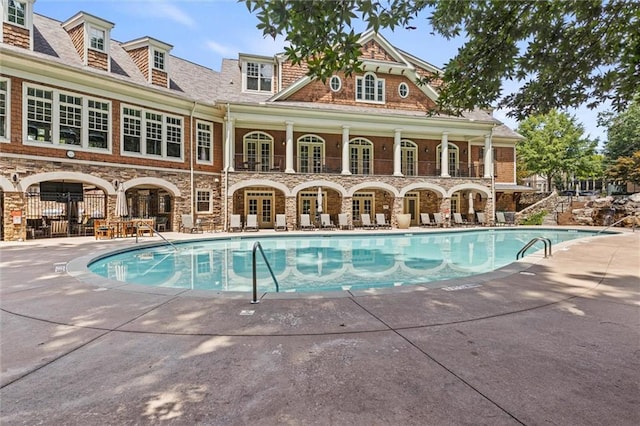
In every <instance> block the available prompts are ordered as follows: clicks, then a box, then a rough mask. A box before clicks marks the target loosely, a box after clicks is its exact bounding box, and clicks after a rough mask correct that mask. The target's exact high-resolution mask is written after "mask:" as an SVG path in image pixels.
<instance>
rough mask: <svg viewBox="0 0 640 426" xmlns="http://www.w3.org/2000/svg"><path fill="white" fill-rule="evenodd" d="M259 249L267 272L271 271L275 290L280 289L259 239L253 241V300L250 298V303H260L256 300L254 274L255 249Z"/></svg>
mask: <svg viewBox="0 0 640 426" xmlns="http://www.w3.org/2000/svg"><path fill="white" fill-rule="evenodd" d="M257 249H260V253H261V254H262V258H263V259H264V263H266V264H267V268H269V272H270V273H271V278H273V282H274V283H275V284H276V292H278V291H280V285H279V284H278V280H277V279H276V276H275V275H274V273H273V270H272V269H271V265H269V261H268V260H267V256H265V254H264V251H263V250H262V245H260V242H259V241H256V242H255V243H253V250H252V252H253V300H251V303H252V304H256V303H260V301H259V300H258V279H257V274H256V250H257Z"/></svg>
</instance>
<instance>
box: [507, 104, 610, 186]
mask: <svg viewBox="0 0 640 426" xmlns="http://www.w3.org/2000/svg"><path fill="white" fill-rule="evenodd" d="M518 133H520V134H521V135H522V136H524V137H525V140H524V141H522V142H520V143H519V144H518V145H517V146H516V150H517V154H518V157H520V159H521V160H522V161H523V162H524V164H525V168H526V169H527V170H529V171H530V172H531V173H536V174H540V175H542V176H545V177H546V178H547V183H548V185H549V188H552V187H553V185H552V184H556V186H557V183H558V182H561V181H566V180H567V179H573V178H585V177H590V176H595V175H598V174H600V173H601V168H602V166H601V164H602V162H601V157H600V156H598V155H597V154H596V146H597V144H598V142H597V140H595V141H592V140H589V139H586V138H584V137H583V135H584V128H583V127H582V126H581V125H579V124H578V123H577V122H576V118H575V117H572V116H570V115H568V114H566V113H560V112H558V111H556V110H552V111H551V112H549V113H548V114H541V115H532V116H530V117H528V118H527V119H526V120H524V121H523V122H521V123H520V126H519V127H518Z"/></svg>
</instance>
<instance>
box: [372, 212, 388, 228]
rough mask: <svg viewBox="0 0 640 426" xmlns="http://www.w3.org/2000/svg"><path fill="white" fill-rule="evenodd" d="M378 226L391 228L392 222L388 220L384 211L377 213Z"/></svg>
mask: <svg viewBox="0 0 640 426" xmlns="http://www.w3.org/2000/svg"><path fill="white" fill-rule="evenodd" d="M376 226H377V227H378V228H387V229H391V224H390V223H389V222H387V218H386V217H385V215H384V213H376Z"/></svg>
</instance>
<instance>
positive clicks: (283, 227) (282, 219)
mask: <svg viewBox="0 0 640 426" xmlns="http://www.w3.org/2000/svg"><path fill="white" fill-rule="evenodd" d="M273 229H275V230H276V231H288V230H289V228H287V217H286V216H285V215H283V214H277V215H276V224H275V226H274V227H273Z"/></svg>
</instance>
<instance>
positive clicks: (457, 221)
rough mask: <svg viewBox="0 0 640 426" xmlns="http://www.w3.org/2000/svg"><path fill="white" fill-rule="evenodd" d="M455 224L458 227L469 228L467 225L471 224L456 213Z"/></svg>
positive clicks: (454, 216) (454, 215)
mask: <svg viewBox="0 0 640 426" xmlns="http://www.w3.org/2000/svg"><path fill="white" fill-rule="evenodd" d="M453 223H454V224H455V225H456V226H467V225H469V222H467V221H466V220H465V219H463V218H462V214H461V213H454V214H453Z"/></svg>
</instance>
